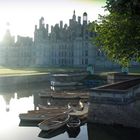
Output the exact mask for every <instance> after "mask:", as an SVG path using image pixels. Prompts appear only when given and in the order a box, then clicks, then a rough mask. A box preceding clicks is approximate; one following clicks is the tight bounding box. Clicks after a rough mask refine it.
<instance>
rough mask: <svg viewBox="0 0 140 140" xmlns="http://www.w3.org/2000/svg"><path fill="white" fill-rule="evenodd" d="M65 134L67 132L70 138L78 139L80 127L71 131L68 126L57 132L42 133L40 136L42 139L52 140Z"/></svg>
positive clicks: (56, 130)
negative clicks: (50, 139)
mask: <svg viewBox="0 0 140 140" xmlns="http://www.w3.org/2000/svg"><path fill="white" fill-rule="evenodd" d="M65 132H67V135H68V137H69V138H76V137H77V136H78V135H79V133H80V127H77V128H75V129H69V128H67V127H66V126H63V127H60V128H58V129H55V130H50V131H41V132H40V133H39V135H38V136H39V137H41V138H52V137H55V136H57V135H60V134H63V133H65Z"/></svg>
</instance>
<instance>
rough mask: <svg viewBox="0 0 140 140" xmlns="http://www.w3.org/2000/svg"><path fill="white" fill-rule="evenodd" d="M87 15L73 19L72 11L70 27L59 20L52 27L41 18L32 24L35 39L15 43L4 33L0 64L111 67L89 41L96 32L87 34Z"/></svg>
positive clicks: (9, 35) (7, 33) (74, 15)
mask: <svg viewBox="0 0 140 140" xmlns="http://www.w3.org/2000/svg"><path fill="white" fill-rule="evenodd" d="M89 25H90V23H88V15H87V13H86V12H84V13H83V17H82V18H81V17H80V16H78V17H76V14H75V11H74V12H73V16H72V18H71V19H70V20H69V25H67V24H64V25H63V21H60V23H59V24H55V26H51V31H50V32H49V25H48V24H46V25H45V24H44V18H43V17H41V19H40V20H39V26H37V25H35V31H34V39H32V38H29V37H21V36H18V37H17V41H16V42H15V40H14V37H12V36H11V34H10V31H9V30H7V32H6V34H5V37H4V39H3V42H2V43H1V45H0V65H3V66H16V67H25V66H31V67H47V66H68V67H87V66H88V65H93V66H94V67H102V68H107V67H113V66H115V64H114V63H112V62H110V61H109V60H107V59H106V57H105V55H104V53H103V52H101V51H100V50H99V49H98V48H97V47H96V46H95V45H94V44H92V43H91V41H90V40H91V38H93V37H95V36H96V32H94V31H93V32H91V31H89V28H88V27H89Z"/></svg>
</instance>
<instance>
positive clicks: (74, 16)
mask: <svg viewBox="0 0 140 140" xmlns="http://www.w3.org/2000/svg"><path fill="white" fill-rule="evenodd" d="M72 19H73V20H74V21H76V15H75V10H74V11H73V17H72Z"/></svg>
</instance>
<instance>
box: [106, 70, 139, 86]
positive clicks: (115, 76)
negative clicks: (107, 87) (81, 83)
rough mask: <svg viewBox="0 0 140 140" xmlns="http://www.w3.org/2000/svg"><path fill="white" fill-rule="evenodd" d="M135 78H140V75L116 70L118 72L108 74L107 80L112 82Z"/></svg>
mask: <svg viewBox="0 0 140 140" xmlns="http://www.w3.org/2000/svg"><path fill="white" fill-rule="evenodd" d="M135 78H140V75H132V74H126V73H122V72H116V73H109V74H108V75H107V82H108V83H109V84H111V83H115V82H119V81H125V80H131V79H135Z"/></svg>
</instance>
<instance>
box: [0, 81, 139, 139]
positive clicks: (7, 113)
mask: <svg viewBox="0 0 140 140" xmlns="http://www.w3.org/2000/svg"><path fill="white" fill-rule="evenodd" d="M42 91H43V92H46V91H48V87H47V85H46V83H40V84H28V85H23V86H15V87H9V88H6V87H4V88H0V114H1V115H0V140H11V139H14V140H19V139H20V140H25V139H30V140H42V139H43V138H46V139H48V138H50V139H51V140H68V139H75V140H132V139H134V140H139V139H140V129H134V128H123V127H120V126H117V127H114V126H106V125H99V124H87V125H83V126H81V127H80V128H78V129H77V130H76V131H75V132H74V131H73V130H70V131H69V130H67V129H66V128H65V129H63V128H61V129H59V130H57V131H56V132H55V133H54V132H53V133H49V135H48V133H46V132H42V131H41V130H40V129H39V128H38V127H36V126H37V124H36V125H34V124H30V125H29V124H28V125H27V124H24V125H23V124H20V120H19V117H18V115H19V113H24V112H27V111H28V110H34V109H37V107H38V104H44V105H45V104H48V103H50V104H52V105H60V106H63V105H64V104H67V103H68V102H70V101H66V100H63V101H57V100H56V102H55V101H54V100H51V99H49V100H46V99H40V98H39V96H38V94H39V93H40V92H42ZM71 102H72V101H71ZM73 102H75V103H76V102H78V101H73ZM19 124H20V126H19ZM23 126H24V127H23ZM28 126H30V127H28ZM33 126H35V127H33ZM72 131H73V132H72Z"/></svg>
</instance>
